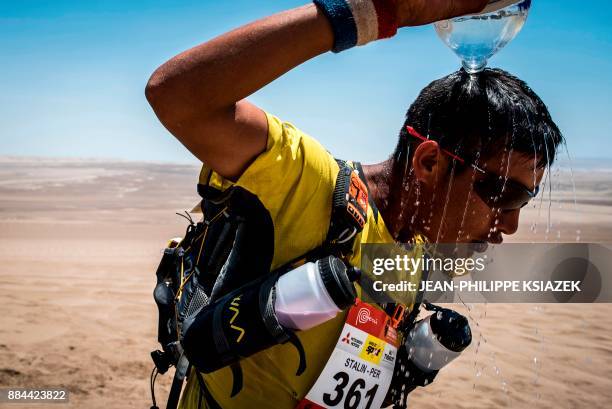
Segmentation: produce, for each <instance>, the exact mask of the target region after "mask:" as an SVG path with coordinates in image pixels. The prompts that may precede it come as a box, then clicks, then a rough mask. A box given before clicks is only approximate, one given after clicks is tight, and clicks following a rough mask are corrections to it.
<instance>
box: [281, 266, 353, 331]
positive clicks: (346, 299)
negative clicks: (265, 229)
mask: <svg viewBox="0 0 612 409" xmlns="http://www.w3.org/2000/svg"><path fill="white" fill-rule="evenodd" d="M356 296H357V293H356V291H355V286H354V285H353V283H352V282H351V279H350V278H349V273H348V272H347V268H346V266H345V265H344V263H343V262H342V261H341V260H340V259H338V258H336V257H333V256H329V257H325V258H322V259H320V260H317V261H316V262H308V263H306V264H303V265H301V266H300V267H298V268H296V269H294V270H291V271H289V272H288V273H285V274H283V275H282V276H281V277H280V278H279V280H278V282H277V283H276V300H275V302H274V309H275V313H276V317H277V319H278V322H279V323H280V324H281V325H282V326H283V327H286V328H291V329H295V330H306V329H309V328H313V327H315V326H317V325H319V324H322V323H324V322H326V321H329V320H331V319H332V318H334V317H335V316H336V315H337V314H338V313H339V312H340V311H342V310H344V309H346V308H348V307H349V306H350V305H352V304H353V303H354V302H355V297H356Z"/></svg>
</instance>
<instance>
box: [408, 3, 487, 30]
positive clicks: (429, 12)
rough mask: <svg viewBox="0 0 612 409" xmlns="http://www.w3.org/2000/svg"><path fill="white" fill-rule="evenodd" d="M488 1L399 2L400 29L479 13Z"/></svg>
mask: <svg viewBox="0 0 612 409" xmlns="http://www.w3.org/2000/svg"><path fill="white" fill-rule="evenodd" d="M487 3H488V0H397V17H398V23H399V26H400V27H406V26H420V25H424V24H429V23H433V22H436V21H440V20H446V19H449V18H453V17H459V16H463V15H466V14H473V13H478V12H479V11H481V10H482V9H484V8H485V6H486V5H487Z"/></svg>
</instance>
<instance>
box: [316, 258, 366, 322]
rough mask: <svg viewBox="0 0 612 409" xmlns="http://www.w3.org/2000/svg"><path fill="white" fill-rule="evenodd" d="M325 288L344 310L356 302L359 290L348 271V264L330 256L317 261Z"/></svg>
mask: <svg viewBox="0 0 612 409" xmlns="http://www.w3.org/2000/svg"><path fill="white" fill-rule="evenodd" d="M317 264H318V266H319V271H320V272H321V279H322V280H323V284H324V285H325V289H326V290H327V292H328V293H329V296H330V297H331V299H332V300H333V301H334V303H335V304H336V306H337V307H338V308H339V309H341V310H344V309H346V308H348V307H349V306H351V305H352V304H353V303H354V302H355V297H357V292H356V291H355V286H354V285H353V283H352V282H351V280H350V279H349V277H348V275H347V272H346V265H344V263H343V262H342V260H340V259H339V258H337V257H334V256H329V257H325V258H322V259H320V260H318V261H317Z"/></svg>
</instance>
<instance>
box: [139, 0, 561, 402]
mask: <svg viewBox="0 0 612 409" xmlns="http://www.w3.org/2000/svg"><path fill="white" fill-rule="evenodd" d="M315 3H316V5H307V6H303V7H300V8H297V9H294V10H289V11H287V12H284V13H280V14H277V15H274V16H271V17H268V18H265V19H263V20H259V21H256V22H254V23H251V24H249V25H246V26H244V27H241V28H238V29H237V30H234V31H231V32H229V33H226V34H224V35H222V36H220V37H218V38H215V39H213V40H211V41H209V42H206V43H204V44H201V45H199V46H197V47H194V48H192V49H190V50H188V51H185V52H184V53H182V54H179V55H178V56H176V57H174V58H172V59H171V60H169V61H168V62H166V63H165V64H163V65H162V66H161V67H160V68H158V69H157V70H156V71H155V73H153V75H152V76H151V79H150V80H149V83H148V84H147V88H146V96H147V99H148V100H149V102H150V103H151V105H152V107H153V109H154V110H155V113H156V114H157V116H158V118H159V119H160V121H161V122H162V123H163V124H164V126H166V128H167V129H168V130H169V131H170V132H171V133H172V134H173V135H174V136H175V137H177V139H179V141H180V142H181V143H183V144H184V145H185V146H186V147H187V149H189V150H190V151H191V152H192V153H193V154H194V155H195V156H196V157H197V158H198V159H200V160H201V161H202V162H203V163H204V167H203V172H202V177H201V179H200V183H205V184H209V185H211V186H213V187H217V188H220V189H224V188H225V187H227V186H229V185H231V184H236V185H238V186H241V187H243V188H244V189H246V190H248V191H250V192H251V193H253V194H254V195H256V196H257V198H258V199H259V200H260V201H261V203H262V204H263V206H264V207H265V209H266V210H267V211H268V213H269V215H270V218H271V220H272V221H273V224H274V255H273V261H272V268H273V269H274V268H276V267H279V266H281V265H283V264H285V263H287V262H288V261H290V260H293V259H295V258H296V257H298V256H300V255H302V254H304V253H306V252H308V251H309V250H312V249H313V248H316V247H318V246H320V245H321V244H322V243H323V242H324V240H325V238H326V234H327V229H328V227H329V220H330V213H331V196H332V193H333V189H334V185H335V180H336V177H337V174H338V169H339V168H338V165H337V163H336V161H335V160H334V158H333V157H331V155H330V154H329V153H328V152H327V151H325V149H324V148H323V147H322V146H321V145H320V144H318V142H316V141H315V140H314V139H313V138H311V137H310V136H308V135H305V134H304V133H302V132H301V131H300V130H299V129H297V128H296V127H294V126H293V125H292V124H290V123H287V122H283V121H281V120H280V119H278V118H276V117H274V116H272V115H270V114H268V113H265V112H263V111H262V110H261V109H260V108H258V107H256V106H254V105H253V104H251V103H250V102H249V101H247V100H246V99H245V98H246V97H247V96H248V95H250V94H252V93H253V92H255V91H256V90H258V89H260V88H262V87H263V86H265V85H266V84H268V83H270V82H271V81H273V80H274V79H276V78H277V77H279V76H280V75H282V74H284V73H285V72H287V71H289V70H290V69H292V68H293V67H295V66H297V65H299V64H301V63H303V62H305V61H307V60H309V59H310V58H313V57H315V56H317V55H319V54H322V53H324V52H327V51H330V50H333V51H336V52H338V51H342V50H344V49H346V48H349V47H351V46H354V45H360V44H364V43H366V42H368V41H373V40H375V39H378V38H384V37H390V36H392V35H393V34H394V32H395V30H396V29H397V27H404V26H414V25H420V24H427V23H430V22H433V21H436V20H441V19H444V18H450V17H453V16H457V15H462V14H467V13H470V12H476V11H479V10H481V9H482V8H483V7H484V5H485V4H486V3H487V1H486V0H464V1H459V0H456V1H452V0H398V1H397V2H395V1H391V0H376V1H372V0H348V1H337V0H317V1H315ZM560 142H561V134H560V132H559V130H558V128H557V127H556V125H555V124H554V123H553V121H552V119H551V118H550V115H549V114H548V111H547V109H546V107H545V105H544V104H543V103H542V101H541V100H540V99H539V98H538V97H537V96H536V95H535V94H534V93H533V91H531V89H529V87H527V85H526V84H525V83H524V82H522V81H520V80H518V79H516V78H514V77H512V76H510V75H509V74H507V73H505V72H503V71H500V70H487V71H485V72H483V73H481V74H479V75H472V76H471V75H469V74H467V73H465V72H464V71H459V72H456V73H453V74H451V75H449V76H447V77H445V78H442V79H440V80H438V81H434V82H433V83H431V84H430V85H429V86H428V87H426V88H425V89H424V90H423V91H422V92H421V94H420V95H419V97H418V98H417V100H416V101H415V102H414V103H413V104H412V106H411V107H410V109H409V110H408V113H407V115H406V121H405V124H404V125H403V126H402V128H401V132H400V137H399V142H398V145H397V148H396V151H395V152H394V154H393V155H392V156H391V158H390V159H388V160H386V161H385V162H382V163H379V164H376V165H370V166H364V167H363V175H362V176H364V177H365V180H366V182H367V186H368V190H369V194H370V197H371V199H373V200H372V201H373V204H374V208H370V209H369V210H368V217H367V223H366V225H365V227H364V229H363V232H362V233H361V234H360V235H358V237H357V240H356V241H355V245H354V255H353V257H352V258H351V259H350V262H351V264H354V265H359V256H360V254H359V244H360V243H372V242H378V243H390V242H422V241H429V242H436V243H437V242H439V243H454V242H461V243H475V244H476V245H481V246H484V245H486V243H487V242H491V243H499V242H501V241H502V239H503V237H502V235H503V234H513V233H514V232H515V231H516V229H517V226H518V219H519V212H520V207H521V206H522V205H523V204H524V203H526V202H527V201H528V200H529V199H530V198H531V197H532V196H533V195H534V194H535V192H536V191H537V188H538V186H539V184H540V181H541V179H542V176H543V173H544V169H545V168H546V166H547V165H549V164H550V163H551V162H552V160H553V159H554V153H555V150H556V147H557V146H558V144H559V143H560ZM343 320H344V316H343V315H342V314H341V315H340V316H338V317H337V318H336V319H334V320H331V321H329V322H328V323H326V324H323V325H321V326H319V327H316V328H313V329H312V330H309V331H303V332H300V333H299V334H298V335H299V338H300V340H301V342H302V344H303V345H304V348H305V352H306V356H307V363H308V366H307V369H306V371H305V372H304V374H303V375H302V376H300V377H296V376H295V368H296V366H297V364H296V361H297V356H296V354H295V351H294V350H293V349H292V348H291V347H290V346H286V345H279V346H275V347H273V348H270V349H268V350H265V351H262V352H260V353H258V354H256V355H254V356H252V357H250V358H248V359H244V360H243V361H241V365H242V368H243V373H244V388H243V390H242V391H241V392H240V393H239V394H238V395H236V396H235V397H233V398H230V392H231V387H232V378H231V373H230V371H229V370H228V369H227V368H224V369H221V370H219V371H217V372H214V373H212V374H209V375H207V376H205V378H204V380H205V383H206V387H207V389H208V390H209V391H210V393H211V395H212V398H213V399H214V400H215V401H217V403H218V404H220V406H221V407H223V408H226V407H227V408H230V407H232V408H245V407H257V408H259V407H262V408H263V407H275V408H287V409H289V408H293V407H295V406H296V404H297V403H298V402H299V401H300V399H302V398H303V397H304V396H305V395H306V393H307V392H308V390H309V388H310V387H311V386H312V384H313V383H314V382H315V380H316V379H317V377H318V375H319V374H320V372H321V370H322V368H323V366H324V365H325V362H326V360H327V359H328V357H329V355H330V353H331V351H332V350H333V348H334V345H335V342H336V340H337V339H338V335H339V331H340V329H341V328H342V325H343V322H344V321H343ZM331 387H332V389H333V385H331ZM199 401H200V387H199V386H198V383H197V381H196V380H195V377H193V376H192V377H190V379H189V382H188V384H187V387H186V390H185V393H184V396H183V400H182V407H185V408H196V407H198V403H199ZM207 403H208V405H209V406H210V405H211V404H210V402H207Z"/></svg>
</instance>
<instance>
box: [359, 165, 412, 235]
mask: <svg viewBox="0 0 612 409" xmlns="http://www.w3.org/2000/svg"><path fill="white" fill-rule="evenodd" d="M362 167H363V173H364V177H365V179H366V182H367V184H368V189H369V191H370V192H369V193H370V196H371V197H372V200H373V201H374V203H375V204H376V207H377V208H378V211H379V212H380V214H381V216H382V218H383V220H384V221H385V225H386V226H387V229H388V230H389V233H391V236H393V238H394V239H395V240H396V241H408V240H410V239H411V238H412V237H413V236H414V233H415V232H414V229H413V227H415V226H416V225H415V226H411V223H410V219H411V218H412V216H413V215H414V214H415V212H416V211H417V210H418V209H417V208H416V207H415V206H414V200H410V196H411V195H412V193H413V192H411V191H408V192H405V186H404V183H403V182H402V181H398V180H394V179H393V175H394V174H396V173H395V172H392V160H391V159H387V160H386V161H384V162H380V163H377V164H374V165H363V166H362ZM410 190H412V189H410ZM402 199H403V200H402ZM402 202H403V204H402Z"/></svg>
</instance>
